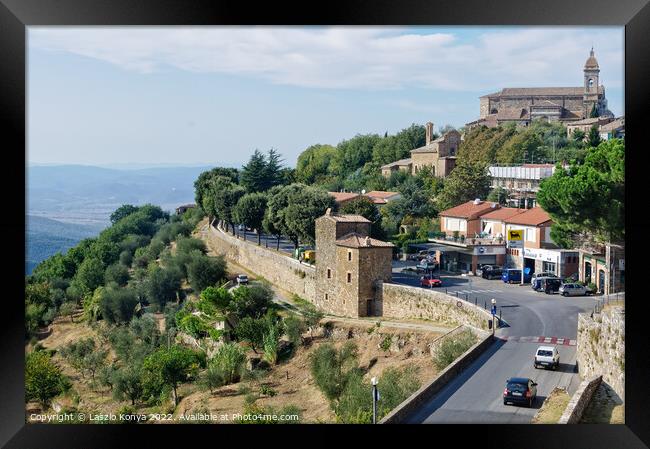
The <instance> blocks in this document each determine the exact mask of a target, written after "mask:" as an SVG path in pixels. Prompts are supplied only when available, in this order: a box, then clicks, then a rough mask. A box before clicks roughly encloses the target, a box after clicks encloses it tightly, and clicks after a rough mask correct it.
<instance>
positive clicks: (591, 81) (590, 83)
mask: <svg viewBox="0 0 650 449" xmlns="http://www.w3.org/2000/svg"><path fill="white" fill-rule="evenodd" d="M589 87H594V80H593V79H592V78H590V79H589Z"/></svg>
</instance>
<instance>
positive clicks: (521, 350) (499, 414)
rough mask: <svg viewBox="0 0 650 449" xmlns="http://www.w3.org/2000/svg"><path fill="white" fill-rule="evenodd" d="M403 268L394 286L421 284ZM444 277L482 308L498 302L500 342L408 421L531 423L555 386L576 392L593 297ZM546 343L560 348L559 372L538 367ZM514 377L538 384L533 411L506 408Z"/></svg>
mask: <svg viewBox="0 0 650 449" xmlns="http://www.w3.org/2000/svg"><path fill="white" fill-rule="evenodd" d="M413 263H414V262H409V263H408V264H410V265H412V264H413ZM403 266H404V263H396V264H395V266H394V268H393V282H399V283H405V284H408V285H419V278H418V277H410V276H405V275H403V274H401V273H400V271H401V269H402V267H403ZM441 279H442V281H443V287H441V288H442V289H444V288H446V289H447V292H448V293H449V294H456V293H458V294H459V296H461V297H463V298H467V299H468V300H469V301H472V302H476V303H477V304H479V305H481V306H482V305H483V304H486V305H487V307H489V304H490V300H491V299H492V298H494V299H496V302H497V309H498V311H500V312H501V314H502V315H501V316H502V319H503V320H504V321H505V323H504V327H502V328H500V329H498V330H497V331H496V336H497V337H499V339H498V340H497V342H496V343H495V344H494V345H492V346H491V347H490V348H489V349H488V350H487V351H486V352H485V353H484V354H482V355H481V357H479V358H478V359H477V360H476V361H475V362H474V363H472V364H471V365H470V366H469V367H468V368H467V369H466V370H465V371H463V372H462V373H461V374H460V375H459V376H458V377H457V378H456V379H454V380H453V381H452V382H450V384H449V385H447V386H446V387H445V388H444V389H443V390H442V391H441V392H440V393H439V394H437V395H436V396H435V397H434V398H433V399H432V400H431V401H429V402H428V403H427V404H425V405H424V406H422V408H420V409H419V410H418V412H417V413H415V414H414V415H412V416H410V417H409V418H408V419H407V422H410V423H504V424H505V423H528V422H530V420H531V418H532V417H533V416H534V415H535V413H536V412H537V409H539V408H540V407H541V405H542V402H543V401H544V399H545V398H546V397H547V396H548V395H549V394H550V392H551V391H552V390H553V388H555V387H556V386H557V387H560V388H567V389H568V390H569V393H572V392H573V391H575V389H576V388H577V385H578V383H579V379H578V374H577V372H575V358H576V352H575V350H576V347H575V339H576V335H577V326H578V313H581V312H589V311H591V310H592V309H593V306H594V299H593V298H592V297H571V298H564V297H562V296H559V295H557V294H555V295H546V294H544V293H538V292H534V291H533V290H532V289H531V288H530V284H526V285H524V286H520V285H508V284H504V283H503V282H502V281H500V280H486V279H482V278H478V277H474V276H469V277H462V276H454V275H447V274H445V273H442V275H441ZM545 342H548V343H545ZM541 344H555V345H557V346H558V349H559V351H560V362H561V365H560V367H559V368H558V370H557V371H552V370H542V369H535V368H534V367H533V363H532V360H533V354H534V352H535V349H537V347H538V346H540V345H541ZM509 377H530V378H531V379H533V380H535V382H537V383H538V386H537V401H536V402H535V404H534V405H533V407H532V408H530V409H529V408H526V407H520V406H513V405H504V404H503V399H502V394H503V389H504V387H505V381H506V379H507V378H509Z"/></svg>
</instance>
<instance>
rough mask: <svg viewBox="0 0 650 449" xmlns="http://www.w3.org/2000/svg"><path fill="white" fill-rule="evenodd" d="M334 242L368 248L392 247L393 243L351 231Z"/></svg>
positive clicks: (340, 244) (352, 246)
mask: <svg viewBox="0 0 650 449" xmlns="http://www.w3.org/2000/svg"><path fill="white" fill-rule="evenodd" d="M336 244H337V245H339V246H346V247H349V248H369V247H373V246H374V247H382V248H392V247H393V246H395V245H393V244H392V243H390V242H384V241H383V240H377V239H373V238H372V237H368V236H365V235H360V234H357V233H356V232H352V233H350V234H346V235H344V236H343V237H341V238H339V239H336Z"/></svg>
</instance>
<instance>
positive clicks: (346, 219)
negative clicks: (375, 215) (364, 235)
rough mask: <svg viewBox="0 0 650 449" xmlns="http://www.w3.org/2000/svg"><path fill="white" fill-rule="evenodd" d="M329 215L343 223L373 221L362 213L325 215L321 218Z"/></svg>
mask: <svg viewBox="0 0 650 449" xmlns="http://www.w3.org/2000/svg"><path fill="white" fill-rule="evenodd" d="M323 217H327V218H331V219H332V220H334V221H338V222H342V223H372V222H371V221H370V220H368V219H367V218H366V217H364V216H362V215H352V214H346V215H334V214H331V215H327V213H325V215H323V216H322V217H320V218H323Z"/></svg>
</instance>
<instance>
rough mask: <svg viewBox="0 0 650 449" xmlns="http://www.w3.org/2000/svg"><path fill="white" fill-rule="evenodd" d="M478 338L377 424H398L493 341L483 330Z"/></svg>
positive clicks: (437, 391) (490, 335) (438, 390)
mask: <svg viewBox="0 0 650 449" xmlns="http://www.w3.org/2000/svg"><path fill="white" fill-rule="evenodd" d="M479 338H480V340H479V341H478V342H477V343H475V344H474V345H473V346H472V347H471V348H469V349H468V350H467V351H465V353H464V354H462V355H461V356H460V357H458V358H457V359H456V360H454V361H453V362H452V363H451V364H449V366H447V367H446V368H445V369H444V370H442V371H441V372H440V374H438V376H436V378H435V379H433V380H432V381H430V382H428V383H427V384H425V385H423V386H422V387H421V388H420V389H419V390H418V391H416V392H415V393H413V394H412V395H411V396H409V397H408V398H407V399H406V400H404V402H402V403H401V404H400V405H398V406H397V407H395V408H394V409H393V410H392V411H391V412H390V413H389V414H388V415H386V416H384V418H382V420H381V421H379V424H400V423H404V422H405V421H406V419H407V418H408V417H409V416H411V415H412V414H413V413H415V411H416V410H418V409H420V408H421V407H422V405H423V404H424V403H425V402H427V401H429V400H430V399H431V398H433V397H434V396H435V395H436V394H438V393H439V392H440V390H442V389H443V388H444V387H445V386H446V385H447V384H448V383H449V382H450V381H451V380H453V379H454V378H455V377H456V376H458V374H460V373H461V371H463V370H464V369H465V368H467V367H468V366H469V365H470V364H471V363H472V362H473V361H474V360H476V359H477V358H478V357H479V356H480V355H481V354H482V353H483V352H484V351H485V350H486V349H487V348H488V347H490V345H491V344H492V343H493V342H494V337H493V336H492V334H489V333H487V332H484V333H483V335H479Z"/></svg>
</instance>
